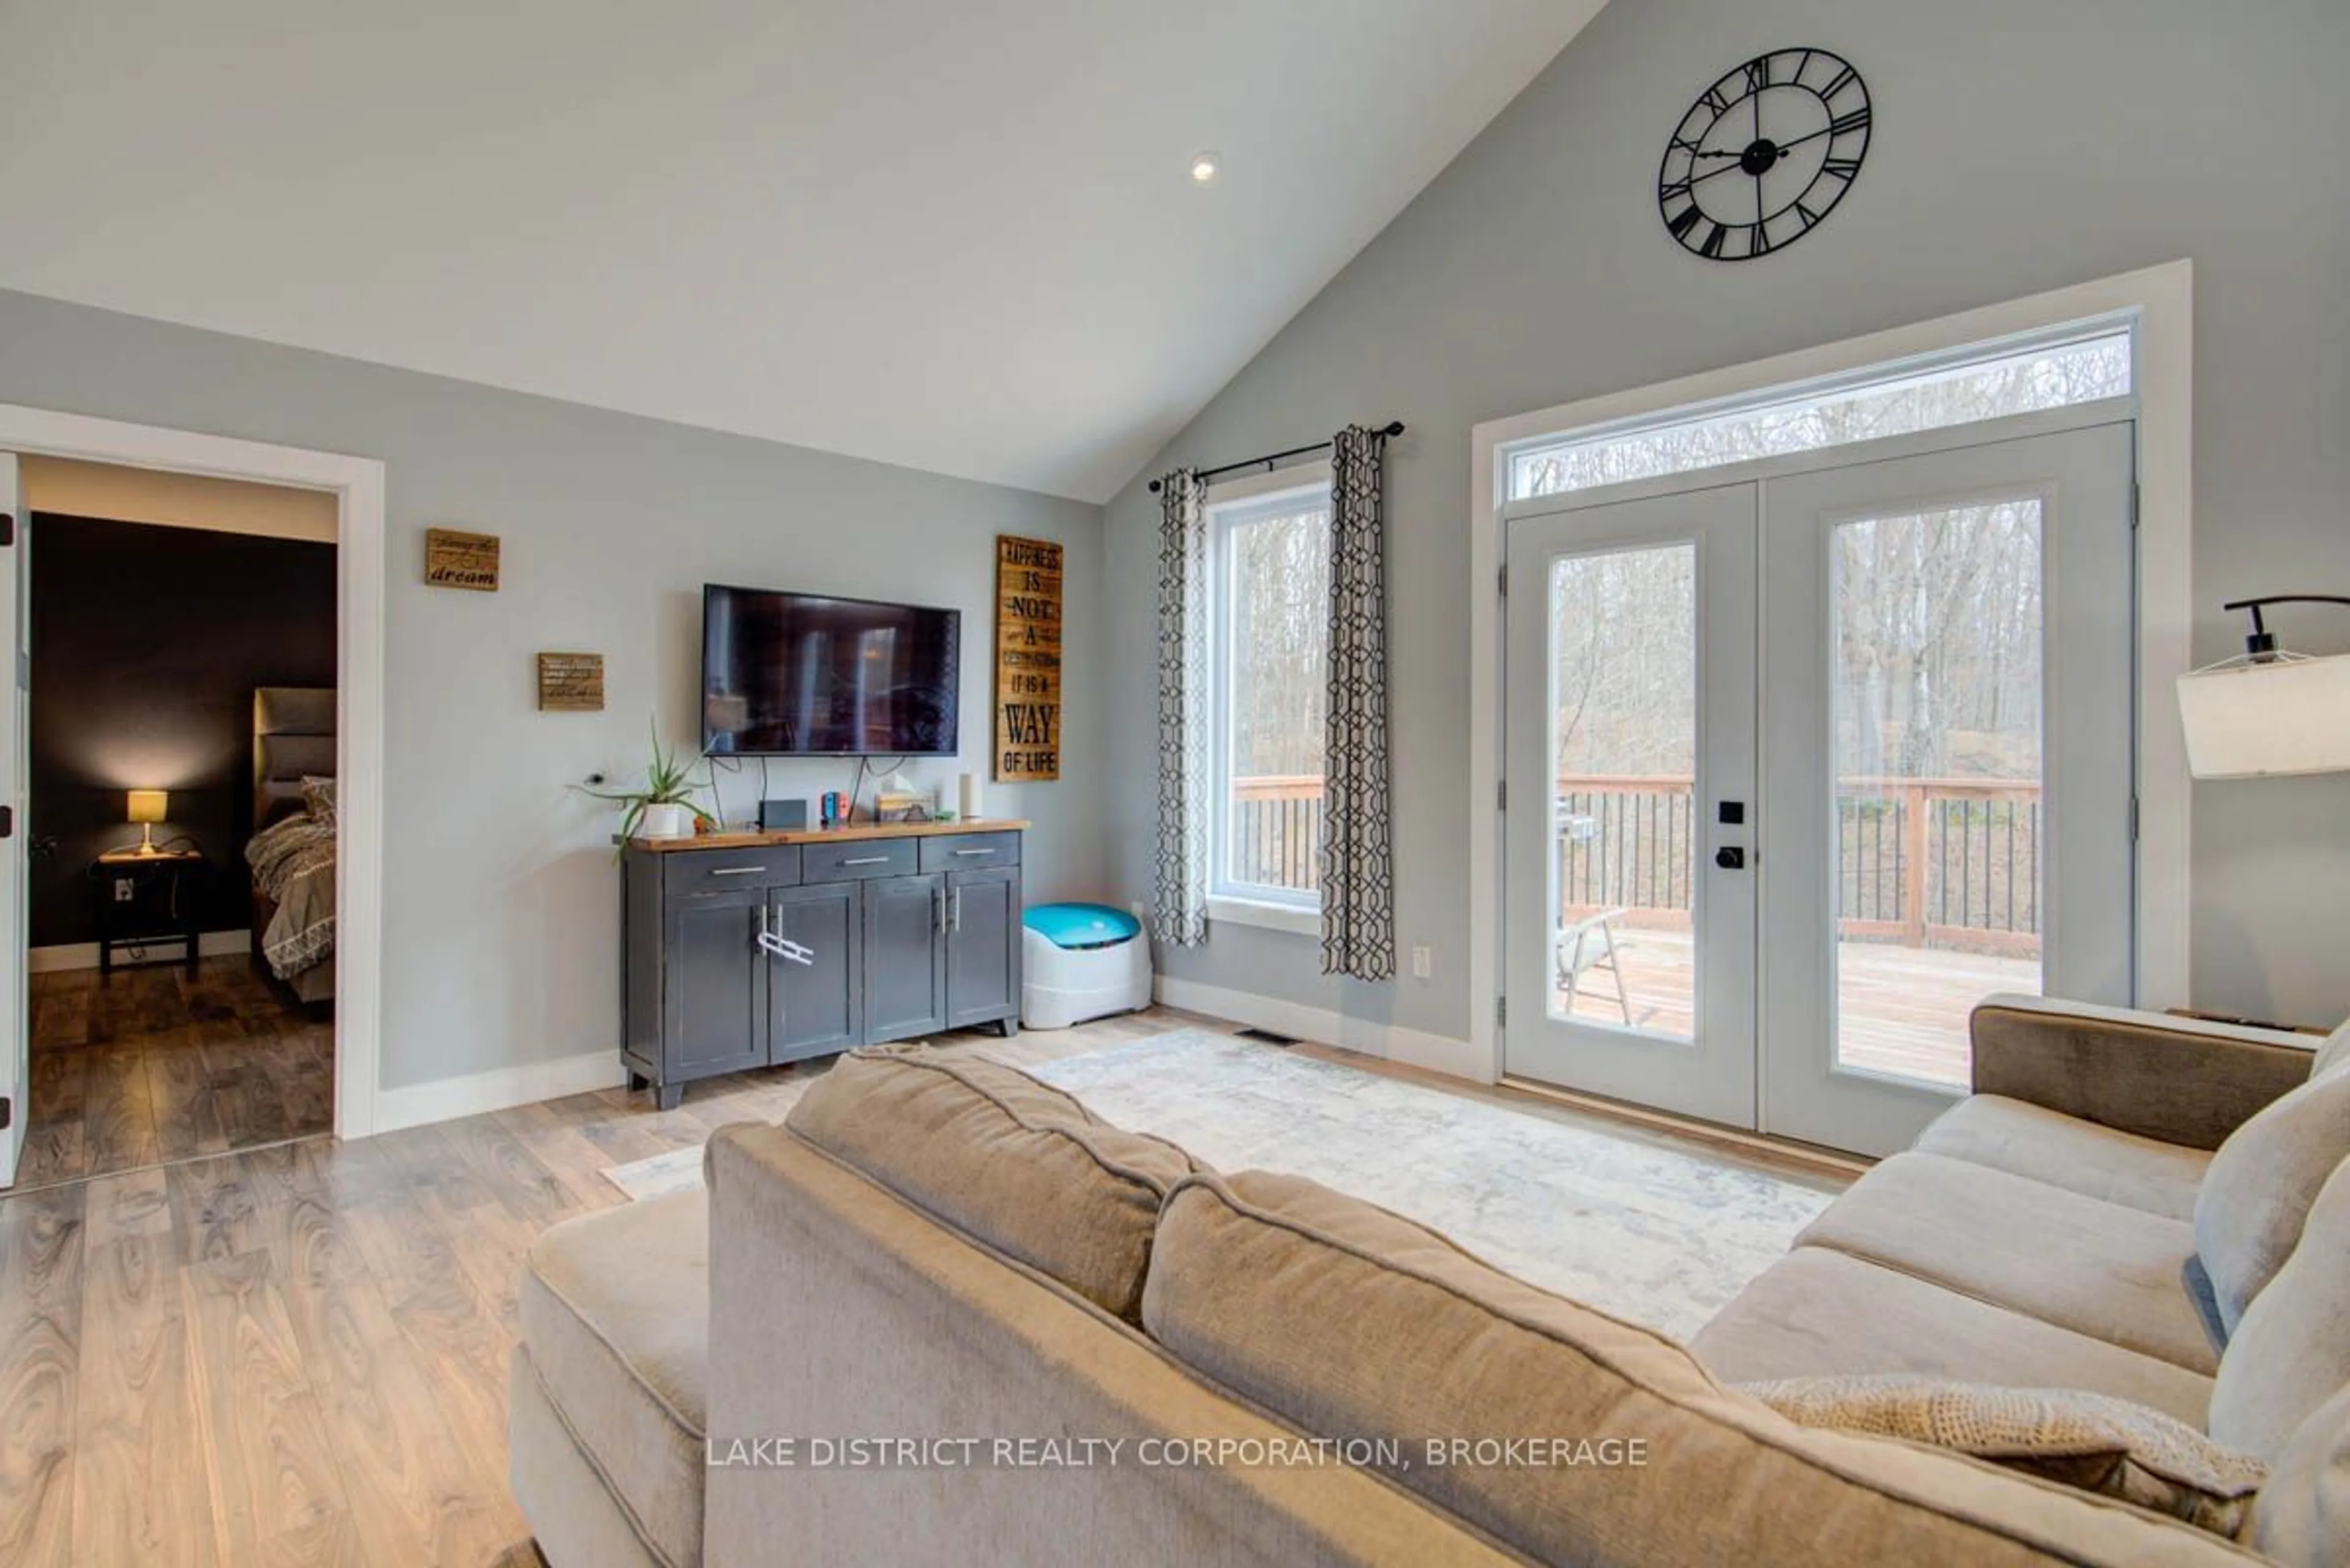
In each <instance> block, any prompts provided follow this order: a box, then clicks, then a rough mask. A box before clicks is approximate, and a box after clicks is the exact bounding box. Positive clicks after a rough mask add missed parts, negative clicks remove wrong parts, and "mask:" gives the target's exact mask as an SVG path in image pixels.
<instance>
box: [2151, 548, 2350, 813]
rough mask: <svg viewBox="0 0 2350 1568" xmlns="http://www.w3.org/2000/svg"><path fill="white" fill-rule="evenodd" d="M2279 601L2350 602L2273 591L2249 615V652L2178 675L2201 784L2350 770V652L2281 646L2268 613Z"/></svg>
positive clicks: (2249, 602)
mask: <svg viewBox="0 0 2350 1568" xmlns="http://www.w3.org/2000/svg"><path fill="white" fill-rule="evenodd" d="M2275 604H2335V605H2343V604H2350V598H2345V597H2338V596H2335V595H2332V594H2272V595H2270V596H2268V597H2264V598H2257V599H2238V600H2236V601H2235V602H2233V603H2231V604H2230V605H2229V606H2227V608H2229V609H2230V610H2250V611H2251V617H2252V628H2251V634H2250V635H2249V636H2248V637H2246V638H2245V639H2244V651H2243V653H2242V654H2241V656H2239V657H2237V658H2235V659H2227V660H2225V661H2223V662H2221V663H2219V664H2214V665H2210V666H2208V667H2207V668H2205V669H2202V670H2196V671H2195V672H2194V673H2193V674H2191V675H2182V676H2180V677H2179V678H2178V717H2179V721H2180V722H2181V723H2182V724H2183V725H2184V726H2185V729H2186V732H2187V765H2188V771H2189V772H2190V773H2191V774H2194V775H2195V777H2197V778H2199V779H2249V778H2281V777H2288V776H2290V775H2292V774H2327V773H2341V772H2345V771H2350V654H2336V655H2334V657H2332V658H2329V659H2312V658H2310V657H2309V656H2307V655H2305V654H2298V653H2288V652H2286V651H2285V650H2284V649H2281V648H2279V647H2278V646H2277V640H2276V634H2275V633H2274V632H2272V631H2271V630H2269V628H2268V625H2267V623H2266V622H2265V621H2264V620H2263V619H2262V615H2261V611H2262V608H2263V607H2266V606H2269V605H2275Z"/></svg>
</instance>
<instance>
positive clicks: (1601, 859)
mask: <svg viewBox="0 0 2350 1568" xmlns="http://www.w3.org/2000/svg"><path fill="white" fill-rule="evenodd" d="M1556 809H1557V811H1558V814H1559V825H1560V841H1559V902H1560V905H1561V909H1562V913H1563V914H1567V915H1573V914H1576V913H1581V912H1587V911H1589V910H1592V909H1627V910H1630V911H1632V917H1631V918H1633V919H1636V920H1639V919H1647V920H1652V921H1655V922H1656V923H1659V924H1679V923H1682V922H1683V921H1685V920H1686V919H1687V912H1688V910H1689V908H1690V867H1691V866H1692V864H1694V863H1695V861H1696V859H1697V853H1696V851H1697V847H1698V846H1697V845H1693V843H1692V839H1693V838H1694V839H1698V840H1701V839H1702V836H1703V834H1702V825H1701V824H1700V822H1699V821H1698V819H1697V816H1696V803H1695V801H1694V800H1693V799H1692V798H1691V795H1690V779H1689V778H1688V776H1687V775H1682V776H1680V777H1672V776H1669V775H1665V776H1657V775H1638V776H1627V775H1609V774H1562V775H1560V777H1559V781H1558V803H1557V807H1556ZM1836 823H1837V829H1838V837H1839V841H1840V842H1839V844H1838V853H1837V857H1836V877H1837V889H1836V891H1837V916H1838V920H1837V924H1838V929H1840V930H1841V931H1842V932H1843V933H1844V934H1845V935H1846V936H1847V937H1853V938H1857V939H1859V940H1881V941H1889V942H1898V943H1900V944H1902V945H1903V946H1905V947H1936V948H1959V949H1965V950H1970V951H1978V952H1993V953H2009V954H2013V955H2016V956H2019V957H2027V956H2031V955H2033V954H2036V953H2038V952H2039V950H2040V895H2039V889H2040V846H2041V837H2040V831H2041V815H2040V786H2039V784H2037V783H2032V782H2013V781H2008V780H1996V779H1957V778H1931V779H1907V778H1883V777H1861V778H1846V779H1840V780H1838V781H1837V784H1836ZM1676 915H1678V916H1679V919H1675V918H1674V917H1675V916H1676Z"/></svg>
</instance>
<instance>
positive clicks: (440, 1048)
mask: <svg viewBox="0 0 2350 1568" xmlns="http://www.w3.org/2000/svg"><path fill="white" fill-rule="evenodd" d="M809 373H811V374H820V373H821V370H820V369H812V370H811V371H810V372H809ZM0 402H11V403H24V404H29V405H32V406H35V407H38V408H46V409H57V410H67V411H69V412H74V413H84V414H95V415H100V416H103V417H106V418H109V419H118V420H130V421H139V422H141V423H150V424H159V425H167V426H173V427H177V428H182V429H187V430H195V431H209V432H213V433H216V434H222V435H230V436H240V437H245V438H249V439H254V440H259V441H279V442H284V443H286V444H290V445H294V446H301V447H310V448H317V449H322V450H326V451H330V452H355V453H359V454H363V455H366V456H369V457H377V458H381V459H383V460H384V462H385V463H386V465H387V476H388V485H389V491H388V500H389V508H390V517H389V524H390V527H389V539H388V549H389V552H390V566H389V579H390V581H389V588H388V595H387V600H388V602H387V606H386V612H387V642H388V649H387V661H386V670H387V675H388V684H389V693H388V699H387V711H386V715H385V736H384V742H385V749H386V753H387V756H388V767H387V772H386V776H385V798H386V802H387V805H386V820H385V833H386V839H387V844H388V857H387V859H388V864H387V865H386V867H385V881H384V955H383V957H384V965H383V975H384V992H385V994H384V999H383V1038H384V1045H383V1082H384V1083H385V1084H386V1085H390V1086H399V1085H411V1084H417V1083H422V1082H427V1081H430V1080H433V1079H438V1078H445V1077H451V1076H456V1075H464V1074H471V1073H480V1072H485V1071H488V1070H490V1069H493V1068H497V1067H504V1066H512V1065H517V1064H526V1063H532V1062H539V1061H547V1060H553V1059H556V1058H559V1057H563V1056H567V1055H571V1054H577V1053H581V1052H587V1051H594V1050H601V1049H605V1048H607V1047H613V1046H616V1045H617V1044H618V1022H617V1018H616V1012H617V999H618V992H617V981H616V979H615V976H614V956H615V954H616V952H617V950H618V944H619V929H618V920H619V877H618V876H617V874H616V873H615V872H614V870H613V867H612V859H611V850H610V847H609V836H610V833H611V831H612V827H613V825H614V822H615V820H616V819H615V817H614V816H613V815H612V813H611V812H610V810H609V809H608V808H607V807H605V806H603V805H600V804H598V803H596V802H593V801H589V800H587V799H585V798H583V797H581V796H580V795H578V794H577V793H576V792H573V791H570V790H568V789H567V788H566V786H567V784H573V783H576V782H577V781H578V780H580V779H582V778H584V777H585V776H586V775H587V774H589V773H591V772H596V771H598V770H600V771H603V772H606V773H608V774H612V775H613V777H614V778H615V779H616V780H632V779H634V778H637V777H639V776H641V773H642V769H643V766H644V761H645V753H646V750H647V745H648V733H647V727H648V722H649V721H650V719H652V718H653V717H654V716H655V715H658V717H659V720H660V727H661V730H662V732H663V734H664V737H665V739H666V741H667V742H670V743H671V744H674V745H680V746H683V747H686V748H688V749H689V750H691V749H692V748H694V747H695V746H697V745H698V744H699V741H700V734H699V731H698V729H697V728H696V719H695V709H696V703H695V693H696V686H697V681H698V680H699V669H700V638H701V585H702V583H703V582H704V581H717V582H731V583H743V584H750V585H755V586H771V587H806V588H816V589H828V590H834V591H837V592H842V593H847V594H854V595H861V596H864V597H889V598H907V599H915V600H920V601H923V602H926V603H931V604H950V605H956V606H960V607H962V610H963V611H964V647H963V652H964V670H965V674H964V683H963V691H962V701H963V714H964V717H963V757H964V759H965V762H964V763H963V765H965V766H968V767H970V768H972V769H975V770H976V769H982V768H983V767H984V766H985V759H986V756H987V748H988V739H987V736H988V722H987V721H988V701H989V688H990V680H991V666H990V660H989V659H988V649H990V648H991V646H992V635H993V634H992V632H991V631H990V630H989V628H991V627H993V624H994V620H993V561H994V536H995V535H996V534H998V533H1017V534H1024V535H1036V536H1041V537H1045V538H1053V539H1058V540H1061V541H1062V542H1064V543H1065V544H1066V545H1067V546H1068V550H1069V554H1068V566H1067V573H1068V577H1067V580H1068V607H1067V615H1068V622H1067V628H1066V637H1067V639H1068V644H1067V646H1068V650H1069V657H1068V670H1067V696H1068V706H1069V720H1068V722H1067V725H1066V747H1065V750H1064V753H1063V766H1064V769H1065V779H1066V782H1063V783H1060V784H1031V785H1025V786H1022V787H1019V788H1014V787H1011V786H991V787H990V791H989V794H988V807H989V810H990V812H991V813H992V814H993V815H1014V814H1015V813H1016V814H1019V815H1029V816H1033V817H1035V820H1036V830H1035V833H1034V834H1033V835H1032V836H1031V838H1030V845H1029V862H1028V868H1027V891H1028V893H1029V896H1030V897H1031V898H1038V899H1043V898H1054V897H1075V896H1078V895H1088V896H1090V895H1092V894H1094V893H1095V892H1096V891H1097V882H1098V877H1099V866H1100V804H1101V803H1100V792H1099V787H1098V785H1097V781H1098V780H1099V779H1100V778H1101V776H1102V774H1103V772H1104V766H1105V755H1104V752H1103V750H1102V742H1103V736H1102V729H1101V725H1100V724H1099V722H1097V714H1098V711H1099V707H1100V703H1101V700H1102V695H1103V691H1102V687H1101V684H1100V680H1099V677H1098V675H1097V670H1098V669H1099V661H1098V660H1097V659H1095V658H1092V657H1090V656H1089V655H1090V654H1091V651H1092V649H1094V648H1095V647H1096V646H1097V639H1099V638H1100V637H1101V635H1102V632H1101V628H1102V626H1103V625H1104V619H1105V618H1104V617H1103V615H1102V613H1101V607H1102V599H1101V595H1100V592H1099V582H1100V574H1101V548H1100V515H1101V514H1100V512H1099V510H1098V509H1097V508H1095V507H1092V506H1088V505H1085V504H1080V503H1076V502H1071V501H1061V500H1055V499H1051V498H1048V497H1045V496H1040V495H1034V494H1029V493H1024V492H1020V491H1013V490H1004V489H998V488H994V487H992V486H988V485H981V484H973V483H966V482H963V481H961V480H951V479H943V478H939V477H937V476H934V475H931V474H924V473H919V472H913V471H911V470H907V469H899V468H890V467H888V466H885V465H883V464H879V463H872V462H858V461H855V460H852V459H847V458H840V457H834V456H830V455H828V454H826V453H821V452H810V451H806V450H805V449H802V448H796V447H787V446H779V445H775V444H772V443H769V442H764V441H751V440H745V439H743V438H739V437H734V436H726V435H718V434H713V433H712V432H709V431H698V430H692V429H688V428H686V427H683V426H679V425H671V424H664V423H660V422H658V421H650V420H643V419H637V418H633V417H630V416H627V415H620V414H611V413H605V412H601V411H598V410H593V409H587V408H581V407H578V406H577V405H573V404H567V403H561V402H556V401H552V400H546V399H542V398H533V397H525V396H522V395H520V394H516V393H511V392H503V391H497V390H494V389H490V388H486V387H479V386H473V385H469V384H467V383H464V382H460V381H452V380H445V379H439V378H436V377H430V376H421V375H416V374H412V373H411V372H408V371H403V370H392V369H383V368H380V367H378V366H372V365H365V364H360V363H358V362H356V361H352V360H348V359H339V358H333V357H331V356H328V355H322V354H313V353H308V352H305V351H301V350H296V349H288V348H275V347H271V346H268V345H265V344H261V343H256V342H253V341H250V340H247V339H243V338H236V337H224V336H221V335H218V334H214V333H207V332H199V331H194V330H191V329H188V328H184V327H172V326H166V325H163V324H161V323H157V322H152V321H146V320H140V319H138V318H135V317H125V316H117V315H111V314H108V313H105V312H101V311H95V310H88V309H84V308H82V307H79V306H68V305H61V304H57V303H55V302H53V301H48V300H44V299H38V298H35V297H32V296H26V295H21V294H8V293H0ZM429 524H449V525H452V526H456V527H461V528H471V529H478V530H480V531H482V532H485V533H492V534H496V535H500V536H501V537H502V538H503V539H504V587H502V588H501V590H500V591H499V592H497V593H495V594H475V593H463V592H456V591H452V590H449V589H433V588H427V587H424V586H423V584H422V581H421V576H422V562H423V540H422V537H421V535H422V532H423V530H424V528H425V527H426V526H427V525H429ZM33 613H34V615H35V616H36V617H37V616H38V615H39V614H40V613H41V610H40V607H39V606H38V605H37V604H36V605H35V606H34V607H33ZM541 649H582V650H592V651H598V652H601V653H602V654H603V655H604V656H605V659H606V666H605V670H606V674H605V680H606V701H607V706H606V711H604V712H602V713H600V714H556V713H546V714H542V713H540V712H538V711H536V684H535V682H536V670H535V665H534V662H533V656H534V655H535V654H536V653H537V652H538V651H539V650H541ZM853 766H854V764H853V763H837V764H836V763H821V764H818V763H789V764H777V765H776V766H775V769H774V784H775V793H777V794H802V795H808V794H816V793H817V792H820V791H822V790H826V789H844V790H845V789H847V787H848V785H849V779H850V774H851V771H852V769H853ZM757 771H758V770H757V766H756V764H755V763H754V764H752V766H751V769H750V772H749V773H748V774H744V775H739V776H723V775H722V780H721V783H722V787H723V790H724V794H725V802H726V805H727V808H728V810H729V811H730V812H735V811H739V810H743V809H744V808H746V807H747V806H748V805H749V804H750V803H751V802H752V800H753V799H754V796H755V794H756V793H757V790H756V784H755V780H756V776H757ZM909 771H910V772H911V773H912V774H915V776H916V777H917V778H918V779H923V778H926V779H929V780H932V781H939V780H943V781H945V782H946V783H947V784H948V786H949V798H950V799H951V798H952V778H953V774H954V773H955V771H956V768H955V766H954V765H953V764H951V763H918V764H915V765H914V766H913V767H912V768H910V770H909Z"/></svg>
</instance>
